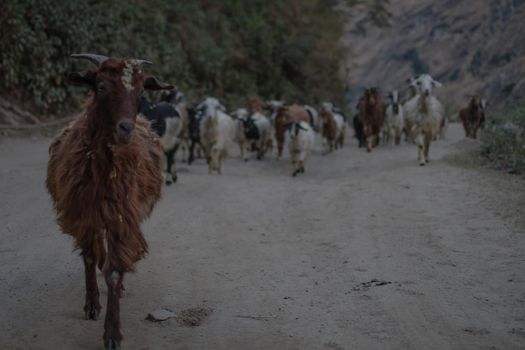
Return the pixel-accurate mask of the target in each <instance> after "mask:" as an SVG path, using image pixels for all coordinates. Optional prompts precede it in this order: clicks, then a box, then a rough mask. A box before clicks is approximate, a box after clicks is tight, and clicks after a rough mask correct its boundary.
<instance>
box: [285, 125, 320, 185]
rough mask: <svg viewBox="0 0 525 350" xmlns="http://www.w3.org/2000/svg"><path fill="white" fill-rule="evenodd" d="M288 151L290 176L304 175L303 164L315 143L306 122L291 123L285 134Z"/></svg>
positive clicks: (312, 133) (310, 128)
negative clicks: (291, 169) (291, 168)
mask: <svg viewBox="0 0 525 350" xmlns="http://www.w3.org/2000/svg"><path fill="white" fill-rule="evenodd" d="M286 139H287V140H286V141H287V143H288V150H289V152H290V157H291V159H292V166H293V171H292V176H296V175H297V174H299V173H304V163H305V161H306V159H307V158H308V155H309V154H310V151H311V150H312V148H313V146H314V142H315V134H314V131H313V129H312V127H311V126H310V125H309V124H308V123H306V122H303V121H301V122H292V123H291V124H290V125H289V126H288V130H287V132H286Z"/></svg>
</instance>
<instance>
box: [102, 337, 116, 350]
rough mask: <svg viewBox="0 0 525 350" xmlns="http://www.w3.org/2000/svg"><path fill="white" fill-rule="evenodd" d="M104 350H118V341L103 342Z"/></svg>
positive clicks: (108, 340)
mask: <svg viewBox="0 0 525 350" xmlns="http://www.w3.org/2000/svg"><path fill="white" fill-rule="evenodd" d="M104 349H105V350H120V341H119V340H114V339H111V338H109V339H106V340H105V341H104Z"/></svg>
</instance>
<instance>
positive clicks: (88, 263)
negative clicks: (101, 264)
mask: <svg viewBox="0 0 525 350" xmlns="http://www.w3.org/2000/svg"><path fill="white" fill-rule="evenodd" d="M82 259H83V260H84V271H85V275H86V303H85V304H84V314H85V318H86V320H96V319H97V318H98V315H99V314H100V309H102V307H101V306H100V302H99V295H100V294H99V291H98V284H97V262H96V261H95V259H94V257H92V256H88V255H86V254H83V255H82Z"/></svg>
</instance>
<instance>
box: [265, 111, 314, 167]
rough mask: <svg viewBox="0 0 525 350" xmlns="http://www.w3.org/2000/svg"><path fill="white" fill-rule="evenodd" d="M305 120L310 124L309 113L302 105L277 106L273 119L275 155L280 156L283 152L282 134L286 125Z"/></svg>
mask: <svg viewBox="0 0 525 350" xmlns="http://www.w3.org/2000/svg"><path fill="white" fill-rule="evenodd" d="M300 121H303V122H306V123H308V124H309V125H310V115H309V114H308V112H307V111H306V109H304V108H303V107H302V106H299V105H295V104H294V105H291V106H286V107H279V109H278V110H277V115H276V117H275V120H274V127H275V140H276V141H277V157H278V158H281V156H282V154H283V146H284V135H285V133H286V129H287V128H288V125H289V124H290V123H292V122H300Z"/></svg>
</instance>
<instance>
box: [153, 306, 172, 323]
mask: <svg viewBox="0 0 525 350" xmlns="http://www.w3.org/2000/svg"><path fill="white" fill-rule="evenodd" d="M176 316H177V315H175V313H174V312H172V311H170V310H166V309H158V310H155V311H152V312H150V313H149V314H148V316H147V317H146V320H148V321H151V322H161V321H166V320H168V319H170V318H173V317H176Z"/></svg>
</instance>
